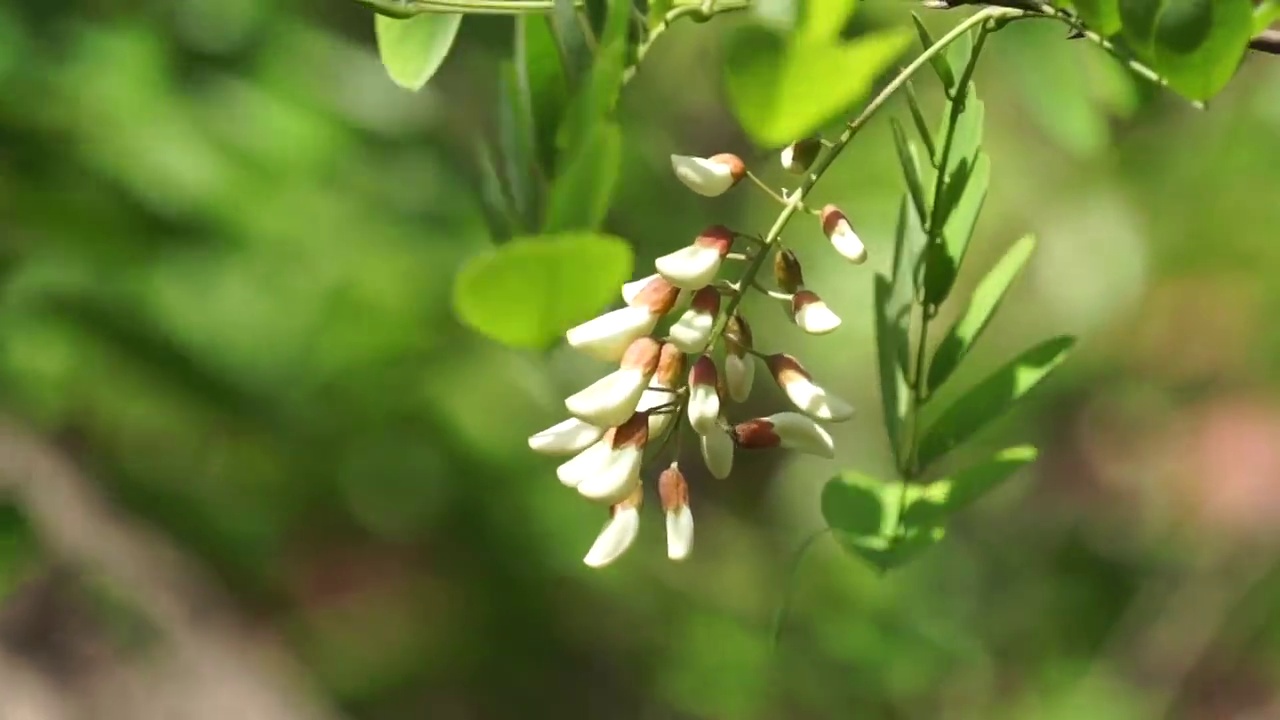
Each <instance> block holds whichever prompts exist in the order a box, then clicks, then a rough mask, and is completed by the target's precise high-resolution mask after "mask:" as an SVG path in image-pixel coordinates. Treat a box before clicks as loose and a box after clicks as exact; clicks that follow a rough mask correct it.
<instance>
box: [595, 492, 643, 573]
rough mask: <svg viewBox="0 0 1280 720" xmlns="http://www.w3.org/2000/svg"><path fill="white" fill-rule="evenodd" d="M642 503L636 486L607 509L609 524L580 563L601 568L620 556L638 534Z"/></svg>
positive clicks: (641, 497)
mask: <svg viewBox="0 0 1280 720" xmlns="http://www.w3.org/2000/svg"><path fill="white" fill-rule="evenodd" d="M643 502H644V491H643V489H642V488H641V487H640V486H639V485H637V486H636V489H635V490H633V491H631V494H630V495H628V496H627V498H626V499H625V500H623V501H622V502H619V503H616V504H614V505H612V506H610V508H609V522H607V523H605V526H604V529H603V530H601V531H600V535H599V536H598V537H597V538H596V541H595V542H594V543H593V544H592V545H591V549H590V550H588V551H587V556H586V557H584V558H583V559H582V562H584V563H586V565H587V566H589V567H593V568H601V567H604V566H605V565H608V564H609V563H611V562H613V561H614V560H617V559H618V558H619V557H621V556H622V554H623V553H624V552H626V551H627V549H628V548H630V547H631V545H632V543H634V542H635V540H636V536H637V535H639V534H640V506H641V505H642V504H643Z"/></svg>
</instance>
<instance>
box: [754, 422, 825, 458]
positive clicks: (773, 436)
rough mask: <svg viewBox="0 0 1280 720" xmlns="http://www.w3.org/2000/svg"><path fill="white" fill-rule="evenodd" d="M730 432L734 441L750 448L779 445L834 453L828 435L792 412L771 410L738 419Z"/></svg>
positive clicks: (794, 448)
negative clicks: (755, 416) (740, 420)
mask: <svg viewBox="0 0 1280 720" xmlns="http://www.w3.org/2000/svg"><path fill="white" fill-rule="evenodd" d="M733 434H734V437H735V438H736V439H737V441H738V445H740V446H741V447H743V448H747V449H750V450H758V449H763V448H774V447H781V448H786V449H789V450H797V451H799V452H803V453H809V454H810V455H817V456H818V457H824V458H834V457H835V456H836V451H835V443H834V442H833V441H832V440H831V435H830V434H829V433H828V432H827V431H826V430H824V429H823V428H822V426H821V425H819V424H818V423H816V422H814V421H813V420H811V419H809V418H808V417H805V416H804V415H801V414H800V413H796V412H780V413H774V414H773V415H770V416H768V417H762V418H755V419H754V420H748V421H746V422H742V423H738V424H737V426H735V427H734V429H733Z"/></svg>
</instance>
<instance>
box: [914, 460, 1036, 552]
mask: <svg viewBox="0 0 1280 720" xmlns="http://www.w3.org/2000/svg"><path fill="white" fill-rule="evenodd" d="M1038 454H1039V453H1038V451H1037V450H1036V449H1035V448H1034V447H1032V446H1031V445H1019V446H1017V447H1011V448H1006V449H1004V450H1001V451H1000V452H998V453H996V455H995V456H994V457H992V458H990V459H989V460H985V461H983V462H980V463H978V464H977V465H973V466H970V467H968V468H965V469H964V470H961V471H959V472H956V473H953V474H952V475H951V476H950V477H945V478H942V479H940V480H935V481H933V482H931V483H929V484H927V485H908V486H907V491H906V500H905V502H906V509H905V510H903V512H902V526H903V527H904V528H907V530H908V531H910V530H914V529H923V528H929V527H939V526H941V525H942V524H944V523H945V522H946V521H947V520H948V519H949V518H950V517H951V516H952V515H954V514H955V513H956V512H958V511H960V510H961V509H963V508H965V507H967V506H968V505H970V504H972V503H974V502H976V501H977V500H978V499H979V498H981V497H982V496H984V495H986V494H987V493H989V492H991V491H992V490H994V489H996V487H998V486H999V485H1000V484H1001V483H1003V482H1004V481H1005V480H1008V479H1009V478H1010V477H1012V476H1013V474H1014V473H1015V472H1017V471H1018V470H1019V469H1021V468H1022V467H1023V466H1025V465H1027V464H1029V463H1031V462H1034V461H1035V459H1036V457H1037V455H1038Z"/></svg>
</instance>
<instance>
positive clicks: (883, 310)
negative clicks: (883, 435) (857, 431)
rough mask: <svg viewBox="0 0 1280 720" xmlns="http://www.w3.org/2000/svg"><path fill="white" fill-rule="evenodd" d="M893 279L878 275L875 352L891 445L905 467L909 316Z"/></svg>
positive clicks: (882, 408) (909, 391)
mask: <svg viewBox="0 0 1280 720" xmlns="http://www.w3.org/2000/svg"><path fill="white" fill-rule="evenodd" d="M892 292H893V289H892V287H891V285H890V281H889V279H888V278H887V277H885V276H884V275H881V274H879V273H877V274H876V276H875V309H876V351H877V360H878V363H879V375H880V406H881V410H882V411H883V413H884V426H885V430H886V431H887V432H888V434H889V446H890V448H891V449H892V450H893V457H894V460H895V462H896V463H897V466H898V467H901V466H902V450H903V447H902V432H903V427H904V425H905V422H906V420H905V418H906V417H907V410H908V404H909V402H910V394H911V388H910V387H908V386H907V375H906V373H907V370H906V364H905V363H904V360H905V359H906V357H907V350H908V344H907V343H908V336H907V323H906V322H905V320H906V319H907V317H908V316H907V315H906V314H905V313H901V312H900V311H901V308H895V307H894V305H893V297H892Z"/></svg>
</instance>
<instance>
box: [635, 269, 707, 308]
mask: <svg viewBox="0 0 1280 720" xmlns="http://www.w3.org/2000/svg"><path fill="white" fill-rule="evenodd" d="M660 277H662V276H661V275H659V274H658V273H654V274H652V275H646V276H644V277H642V278H640V279H639V280H632V281H631V282H629V283H623V284H622V302H624V303H626V304H628V305H630V304H631V303H632V302H634V301H635V299H636V298H637V297H638V296H639V295H640V291H641V290H644V289H645V288H646V287H648V285H649V283H651V282H653V281H654V280H657V279H658V278H660ZM692 296H693V293H691V292H689V291H688V290H681V291H680V293H679V294H678V295H677V296H676V301H675V304H674V305H673V307H682V306H684V305H685V304H687V303H688V302H689V299H690V298H691V297H692Z"/></svg>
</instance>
